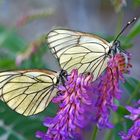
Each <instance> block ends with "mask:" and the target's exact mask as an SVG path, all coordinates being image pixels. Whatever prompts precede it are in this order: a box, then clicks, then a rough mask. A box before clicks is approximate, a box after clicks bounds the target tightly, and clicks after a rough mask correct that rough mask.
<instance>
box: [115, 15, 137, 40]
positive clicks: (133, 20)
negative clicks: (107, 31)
mask: <svg viewBox="0 0 140 140" xmlns="http://www.w3.org/2000/svg"><path fill="white" fill-rule="evenodd" d="M136 20H137V18H136V17H134V18H133V19H132V20H131V21H129V22H127V24H126V25H125V26H124V27H123V29H122V30H121V32H120V33H119V34H118V35H117V37H116V38H115V40H114V42H116V41H117V39H118V38H119V37H120V35H121V34H122V33H123V32H124V31H125V30H126V28H127V27H128V26H129V25H130V24H132V23H133V22H135V21H136Z"/></svg>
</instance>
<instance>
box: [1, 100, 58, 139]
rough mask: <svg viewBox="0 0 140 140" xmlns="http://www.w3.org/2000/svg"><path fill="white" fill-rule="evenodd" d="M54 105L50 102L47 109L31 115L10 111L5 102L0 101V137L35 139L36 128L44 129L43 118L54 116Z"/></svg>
mask: <svg viewBox="0 0 140 140" xmlns="http://www.w3.org/2000/svg"><path fill="white" fill-rule="evenodd" d="M56 110H57V108H56V105H54V104H50V105H49V107H48V108H47V110H45V111H43V112H41V113H40V114H38V115H34V116H31V117H25V116H22V115H20V114H18V113H16V112H14V111H12V110H11V109H10V108H9V107H8V106H7V105H6V104H5V103H3V102H2V101H0V139H2V138H4V137H6V139H7V140H29V139H31V140H32V139H33V140H35V139H36V138H35V133H36V131H37V130H41V131H46V130H47V128H46V127H44V126H43V120H44V119H45V117H46V116H50V117H51V116H52V117H53V116H54V115H55V113H56Z"/></svg>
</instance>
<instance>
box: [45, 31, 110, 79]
mask: <svg viewBox="0 0 140 140" xmlns="http://www.w3.org/2000/svg"><path fill="white" fill-rule="evenodd" d="M47 41H48V44H49V48H50V49H51V52H52V53H53V54H54V55H55V57H56V58H58V61H59V64H60V66H61V68H62V69H64V70H67V71H68V72H70V71H71V70H72V69H75V68H76V69H78V71H79V73H85V72H90V73H93V75H94V79H93V80H96V79H97V78H98V76H99V75H100V74H101V73H102V72H103V71H104V70H105V68H106V67H107V62H108V57H107V54H108V51H109V43H108V42H107V41H105V40H104V39H102V38H100V37H98V36H96V35H92V34H87V33H83V32H76V31H71V30H58V29H57V30H53V31H51V32H50V33H49V34H48V39H47Z"/></svg>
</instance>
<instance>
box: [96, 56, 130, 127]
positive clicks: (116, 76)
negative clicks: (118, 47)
mask: <svg viewBox="0 0 140 140" xmlns="http://www.w3.org/2000/svg"><path fill="white" fill-rule="evenodd" d="M125 59H126V58H125V57H124V55H122V54H116V55H115V56H114V57H112V58H111V59H110V61H109V62H108V66H107V69H106V71H105V72H104V74H103V75H102V76H101V77H100V79H99V80H98V81H97V82H95V85H94V87H95V92H96V95H97V96H98V98H97V102H96V104H95V107H96V114H95V121H96V122H97V126H98V128H100V129H101V128H106V127H107V128H112V127H113V125H112V124H111V123H110V122H109V116H110V110H111V109H112V110H113V111H116V110H117V105H115V103H114V100H115V99H117V100H119V99H120V97H121V93H122V91H121V90H120V88H119V82H120V80H122V81H124V78H123V73H126V72H128V69H129V67H131V65H130V64H129V60H130V55H129V54H128V58H127V62H128V63H127V64H126V60H125Z"/></svg>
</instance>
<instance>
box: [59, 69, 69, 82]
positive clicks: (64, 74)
mask: <svg viewBox="0 0 140 140" xmlns="http://www.w3.org/2000/svg"><path fill="white" fill-rule="evenodd" d="M67 76H68V73H67V71H66V70H63V69H62V70H61V71H60V73H59V77H58V82H60V83H62V84H63V85H65V81H67Z"/></svg>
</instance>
